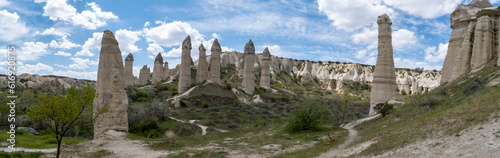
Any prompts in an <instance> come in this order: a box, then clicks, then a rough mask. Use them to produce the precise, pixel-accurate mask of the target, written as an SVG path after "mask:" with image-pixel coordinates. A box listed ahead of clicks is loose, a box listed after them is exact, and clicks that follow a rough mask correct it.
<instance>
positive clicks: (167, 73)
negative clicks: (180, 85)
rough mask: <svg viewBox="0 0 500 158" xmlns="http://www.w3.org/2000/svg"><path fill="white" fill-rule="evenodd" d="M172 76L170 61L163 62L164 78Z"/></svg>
mask: <svg viewBox="0 0 500 158" xmlns="http://www.w3.org/2000/svg"><path fill="white" fill-rule="evenodd" d="M169 77H170V69H168V62H167V61H165V64H163V79H164V80H167V79H168V78H169Z"/></svg>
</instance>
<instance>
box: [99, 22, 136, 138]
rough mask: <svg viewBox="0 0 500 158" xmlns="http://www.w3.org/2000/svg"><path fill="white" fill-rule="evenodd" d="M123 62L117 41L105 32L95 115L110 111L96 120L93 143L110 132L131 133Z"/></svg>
mask: <svg viewBox="0 0 500 158" xmlns="http://www.w3.org/2000/svg"><path fill="white" fill-rule="evenodd" d="M123 71H124V69H123V62H122V56H121V52H120V48H118V41H116V38H115V36H114V35H113V33H112V32H111V31H109V30H106V31H104V34H103V36H102V42H101V52H100V56H99V67H98V70H97V83H96V94H97V95H96V97H95V98H94V114H96V113H97V111H98V110H99V109H102V108H107V109H108V111H107V112H104V113H101V114H99V115H98V117H97V118H96V119H94V139H99V137H100V136H101V135H102V134H104V133H105V132H106V131H108V130H121V131H128V119H127V109H128V98H127V94H126V93H125V89H124V86H125V82H124V79H123Z"/></svg>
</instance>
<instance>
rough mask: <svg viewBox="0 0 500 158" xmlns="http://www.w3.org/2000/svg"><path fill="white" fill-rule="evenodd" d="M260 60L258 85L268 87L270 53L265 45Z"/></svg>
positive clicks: (269, 79) (269, 80)
mask: <svg viewBox="0 0 500 158" xmlns="http://www.w3.org/2000/svg"><path fill="white" fill-rule="evenodd" d="M261 61H262V62H261V71H260V76H261V77H260V86H261V87H268V88H269V86H270V85H271V67H270V64H271V53H270V52H269V49H268V48H267V47H266V49H264V52H263V53H262V59H261Z"/></svg>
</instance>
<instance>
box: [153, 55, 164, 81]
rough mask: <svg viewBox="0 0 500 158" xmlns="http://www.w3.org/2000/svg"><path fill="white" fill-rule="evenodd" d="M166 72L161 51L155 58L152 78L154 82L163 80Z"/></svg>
mask: <svg viewBox="0 0 500 158" xmlns="http://www.w3.org/2000/svg"><path fill="white" fill-rule="evenodd" d="M164 74H165V70H164V69H163V57H162V56H161V53H158V55H156V58H155V63H154V66H153V77H152V78H151V82H152V83H156V82H160V81H161V80H163V75H164Z"/></svg>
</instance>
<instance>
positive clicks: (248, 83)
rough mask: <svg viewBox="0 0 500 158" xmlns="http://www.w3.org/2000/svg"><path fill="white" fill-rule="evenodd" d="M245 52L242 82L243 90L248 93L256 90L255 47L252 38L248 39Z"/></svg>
mask: <svg viewBox="0 0 500 158" xmlns="http://www.w3.org/2000/svg"><path fill="white" fill-rule="evenodd" d="M244 50H245V51H244V53H243V56H244V57H243V60H244V61H243V64H244V67H243V81H242V83H241V85H242V88H243V90H244V91H245V93H247V94H253V92H254V91H255V83H254V82H255V74H254V71H255V68H254V63H255V47H254V45H253V42H252V40H250V41H248V43H247V44H246V45H245V49H244Z"/></svg>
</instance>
